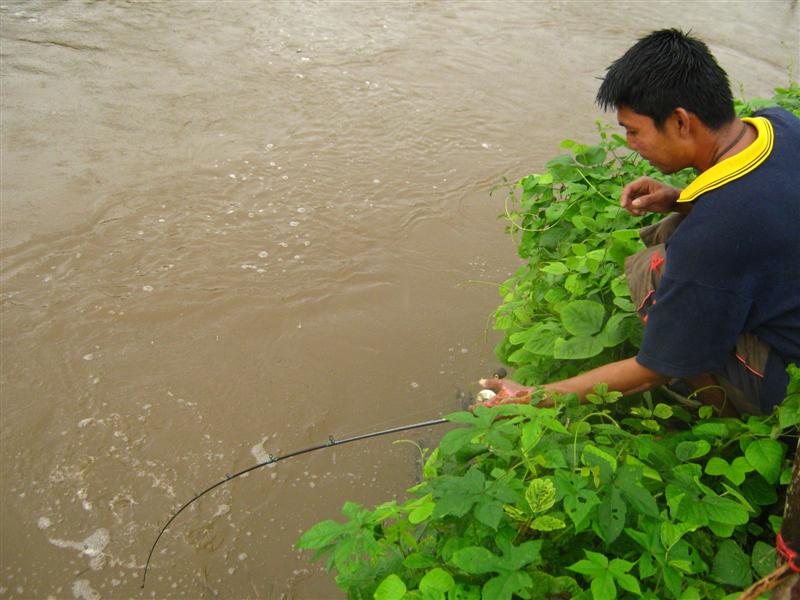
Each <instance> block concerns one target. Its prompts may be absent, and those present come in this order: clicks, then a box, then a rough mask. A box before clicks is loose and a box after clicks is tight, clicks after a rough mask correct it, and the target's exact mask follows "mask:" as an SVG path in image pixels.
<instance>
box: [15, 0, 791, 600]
mask: <svg viewBox="0 0 800 600" xmlns="http://www.w3.org/2000/svg"><path fill="white" fill-rule="evenodd" d="M799 10H800V9H799V8H798V4H797V2H795V1H788V0H786V1H783V0H781V1H774V2H771V1H762V2H711V3H703V2H692V3H688V2H687V3H680V2H677V3H663V4H661V3H653V2H613V3H604V2H577V1H576V2H500V1H497V2H493V1H492V2H489V1H487V2H463V1H462V2H455V1H453V2H448V1H439V2H422V1H419V2H366V1H362V2H312V1H297V2H283V1H272V2H269V1H264V2H255V1H246V0H242V1H227V2H226V1H217V2H200V1H172V2H166V1H163V2H122V1H115V2H88V1H87V2H78V1H68V2H44V1H36V0H34V1H30V2H12V1H6V0H2V1H1V2H0V54H1V56H2V72H1V73H0V84H2V98H1V106H0V108H1V109H2V140H1V142H2V145H1V147H0V151H1V152H2V157H1V158H0V168H1V172H0V175H1V183H0V191H1V192H2V196H1V197H0V211H1V212H0V235H1V237H2V240H1V241H0V276H1V278H2V279H1V280H0V284H1V285H2V289H1V290H0V299H1V300H2V308H1V310H2V313H0V316H1V317H2V320H1V322H0V323H1V325H2V342H1V345H0V350H1V351H2V355H1V356H0V359H1V361H0V363H1V366H0V386H1V387H0V392H1V393H2V413H1V417H0V419H1V420H0V425H1V426H2V429H1V432H0V442H1V444H2V445H1V448H0V459H1V461H0V481H1V483H0V487H1V489H0V518H1V519H2V521H1V523H0V525H1V526H2V527H1V530H2V533H1V534H0V536H1V537H0V598H36V599H38V598H42V599H45V598H78V599H81V600H90V599H97V598H192V599H194V598H232V599H243V598H269V599H272V598H297V599H328V598H333V599H335V598H340V597H341V593H340V592H338V591H337V589H336V587H335V585H334V584H333V582H332V579H331V578H330V577H329V576H328V575H325V574H324V573H323V572H322V571H321V569H320V567H319V566H318V565H312V564H310V563H309V562H308V555H307V554H302V553H299V552H297V551H296V550H295V549H294V547H293V545H294V543H295V542H296V540H297V538H298V537H299V535H300V533H301V532H302V531H304V530H306V529H307V528H308V527H310V526H311V525H312V524H313V523H315V522H317V521H319V520H321V519H324V518H334V517H336V516H337V515H338V513H339V509H340V507H341V505H342V504H343V502H344V501H345V500H354V501H357V502H360V503H363V504H367V505H374V504H376V503H379V502H382V501H384V500H387V499H391V498H395V497H397V498H402V497H403V495H404V491H405V489H406V488H407V487H409V486H410V485H412V484H413V483H414V478H415V477H416V474H417V465H416V459H417V450H416V449H415V448H414V446H413V445H411V444H407V443H394V442H396V441H397V440H399V439H402V438H404V437H405V438H406V439H410V440H412V441H415V442H417V443H420V444H422V445H430V444H433V443H435V442H436V440H437V439H438V437H439V436H440V435H441V433H442V431H440V430H421V431H415V432H410V433H409V434H407V435H405V436H403V435H395V436H393V437H383V438H378V439H374V440H370V441H366V442H359V443H358V444H352V445H347V446H342V447H336V448H332V449H328V450H324V451H321V452H317V453H313V454H309V455H307V456H304V457H300V458H297V459H292V460H287V461H284V462H281V463H279V464H277V465H273V466H271V467H269V468H265V469H262V470H260V471H256V472H255V473H253V474H251V475H249V476H247V477H244V478H240V479H237V480H235V481H233V482H231V483H230V484H228V485H226V486H223V487H222V488H220V489H219V490H217V491H216V492H214V493H212V494H210V495H208V496H206V497H205V498H203V499H202V500H201V501H200V502H198V503H196V504H195V505H194V506H193V508H192V509H189V510H187V511H186V512H184V513H183V514H182V515H181V516H180V517H179V519H178V520H176V521H175V523H173V525H172V526H171V527H170V529H168V530H167V533H166V534H165V536H164V537H163V538H162V540H161V542H160V544H159V548H158V550H157V551H156V554H155V555H154V558H153V563H152V565H151V570H150V573H149V575H148V582H147V586H146V587H145V589H143V590H142V589H140V582H141V577H142V569H143V566H144V562H145V559H146V557H147V552H148V550H149V547H150V544H151V543H152V542H153V540H154V538H155V536H156V534H157V533H158V530H159V528H160V527H161V526H162V525H163V524H164V522H165V521H166V519H167V518H168V517H169V515H170V514H171V512H172V511H173V510H175V509H176V508H177V507H178V506H180V505H181V504H182V503H183V502H184V501H186V500H188V499H189V498H191V497H192V496H193V495H194V494H195V493H196V492H198V491H200V490H201V489H203V488H205V487H206V486H208V485H210V484H212V483H214V482H216V481H218V480H219V479H221V478H222V477H224V475H225V474H226V473H231V472H234V471H237V470H239V469H242V468H244V467H246V466H248V465H250V464H254V463H255V462H257V461H260V460H264V459H265V457H266V456H268V454H269V453H272V454H281V453H286V452H289V451H292V450H296V449H298V448H303V447H305V446H309V445H312V444H316V443H320V442H323V441H324V440H326V439H327V438H328V436H329V435H334V436H336V437H344V436H347V435H352V434H356V433H363V432H368V431H372V430H375V429H381V428H385V427H390V426H396V425H401V424H403V423H409V422H415V421H421V420H426V419H431V418H435V417H438V416H440V415H442V414H446V413H447V412H450V411H453V410H455V409H458V408H459V402H458V400H457V394H458V392H459V391H460V390H471V391H475V389H476V383H475V382H476V380H477V378H478V377H479V376H482V375H485V374H487V373H490V372H491V370H492V369H493V368H494V367H495V366H496V363H495V361H494V358H493V353H492V347H493V345H494V343H495V342H496V341H497V338H496V336H495V335H494V334H493V333H492V332H491V327H490V325H491V324H490V321H489V317H490V315H491V313H492V311H493V310H494V308H495V307H496V306H497V304H498V302H499V296H498V294H497V291H496V284H497V283H498V282H500V281H502V280H503V279H505V278H506V277H507V276H508V274H509V273H510V272H511V271H512V270H513V269H514V268H515V266H516V264H517V260H516V258H515V249H514V246H513V244H512V242H511V240H510V239H509V238H508V237H507V236H506V235H505V234H504V232H503V223H502V221H501V220H498V219H497V218H496V217H497V215H498V213H500V212H501V210H502V199H503V193H502V192H497V193H495V194H490V191H491V189H492V188H493V187H494V186H496V185H498V184H501V183H502V181H503V179H504V178H508V179H511V180H513V179H516V178H519V177H521V176H523V175H525V174H526V173H528V172H531V171H535V170H537V169H539V168H541V166H542V164H543V163H544V161H546V160H547V159H548V158H550V157H551V156H553V155H555V154H557V153H558V152H559V149H558V142H559V141H560V140H561V139H563V138H566V137H571V138H575V139H579V140H587V141H592V140H593V139H594V137H593V131H594V123H595V121H596V119H598V118H603V119H606V120H608V121H613V120H614V118H613V117H614V115H603V114H602V113H601V112H600V111H599V110H598V109H597V108H596V107H595V106H594V104H593V99H594V94H595V92H596V87H597V85H598V81H597V78H598V77H601V76H602V75H603V73H604V70H605V67H606V66H607V65H608V64H609V63H610V62H611V61H612V60H613V59H615V58H616V57H618V56H619V55H620V54H621V53H622V52H623V51H624V50H625V49H626V48H627V47H628V46H629V45H630V44H631V43H632V42H633V41H634V39H635V38H636V37H638V36H641V35H643V34H645V33H647V32H649V31H650V30H652V29H656V28H659V27H665V26H680V27H684V28H692V29H693V30H694V31H695V32H696V33H697V34H698V35H700V36H701V37H703V38H704V39H705V40H706V41H707V42H708V43H709V44H710V45H711V47H712V49H713V50H714V51H715V53H716V54H717V56H718V58H719V60H720V62H721V63H722V64H723V66H724V67H725V68H726V69H727V70H728V72H729V74H730V76H731V80H732V82H733V85H734V87H735V88H736V89H737V90H738V91H739V93H743V94H744V95H746V96H764V95H769V94H770V92H771V89H772V88H773V87H774V86H775V85H782V84H785V83H786V82H787V81H788V76H787V66H789V65H793V66H794V68H795V69H796V68H797V65H798V64H799V62H800V61H798V43H799V42H798V24H799V20H798V11H799ZM794 75H795V77H796V76H797V72H795V73H794Z"/></svg>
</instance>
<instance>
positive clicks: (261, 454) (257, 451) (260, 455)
mask: <svg viewBox="0 0 800 600" xmlns="http://www.w3.org/2000/svg"><path fill="white" fill-rule="evenodd" d="M267 439H269V438H266V437H265V438H263V439H262V440H261V441H260V442H259V443H257V444H256V445H255V446H253V447H252V448H250V454H252V455H253V456H254V457H255V459H256V460H257V461H258V462H260V463H262V462H267V461H268V460H269V453H268V452H267V451H266V450H265V449H264V442H266V441H267Z"/></svg>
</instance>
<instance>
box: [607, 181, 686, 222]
mask: <svg viewBox="0 0 800 600" xmlns="http://www.w3.org/2000/svg"><path fill="white" fill-rule="evenodd" d="M680 194H681V191H680V190H679V189H678V188H674V187H672V186H669V185H667V184H665V183H661V182H660V181H656V180H655V179H652V178H650V177H640V178H639V179H637V180H636V181H634V182H632V183H629V184H628V185H626V186H625V187H624V188H623V189H622V196H620V199H619V204H620V206H621V207H622V208H624V209H625V210H627V211H628V212H629V213H631V214H632V215H635V216H637V217H640V216H642V215H643V214H645V213H648V212H657V213H667V212H672V211H674V210H676V207H675V201H676V200H677V199H678V196H680Z"/></svg>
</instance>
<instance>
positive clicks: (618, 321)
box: [600, 312, 636, 348]
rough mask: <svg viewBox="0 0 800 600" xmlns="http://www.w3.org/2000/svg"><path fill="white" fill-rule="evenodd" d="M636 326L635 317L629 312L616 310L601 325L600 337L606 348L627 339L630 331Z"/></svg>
mask: <svg viewBox="0 0 800 600" xmlns="http://www.w3.org/2000/svg"><path fill="white" fill-rule="evenodd" d="M635 326H636V319H635V318H634V317H632V316H631V315H630V314H629V313H624V312H618V313H614V314H613V315H611V318H609V319H608V321H607V322H606V324H605V327H603V332H602V334H601V335H600V338H601V339H602V340H603V345H604V346H605V347H606V348H612V347H613V346H617V345H619V344H621V343H622V342H624V341H625V340H627V339H628V337H629V336H630V334H631V331H632V330H633V328H634V327H635Z"/></svg>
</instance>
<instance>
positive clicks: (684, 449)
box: [675, 440, 711, 460]
mask: <svg viewBox="0 0 800 600" xmlns="http://www.w3.org/2000/svg"><path fill="white" fill-rule="evenodd" d="M710 451H711V444H709V443H708V442H707V441H705V440H696V441H692V442H681V443H680V444H678V445H677V447H676V448H675V456H677V457H678V458H680V459H681V460H692V459H695V458H700V457H701V456H705V455H706V454H708V453H709V452H710Z"/></svg>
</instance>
